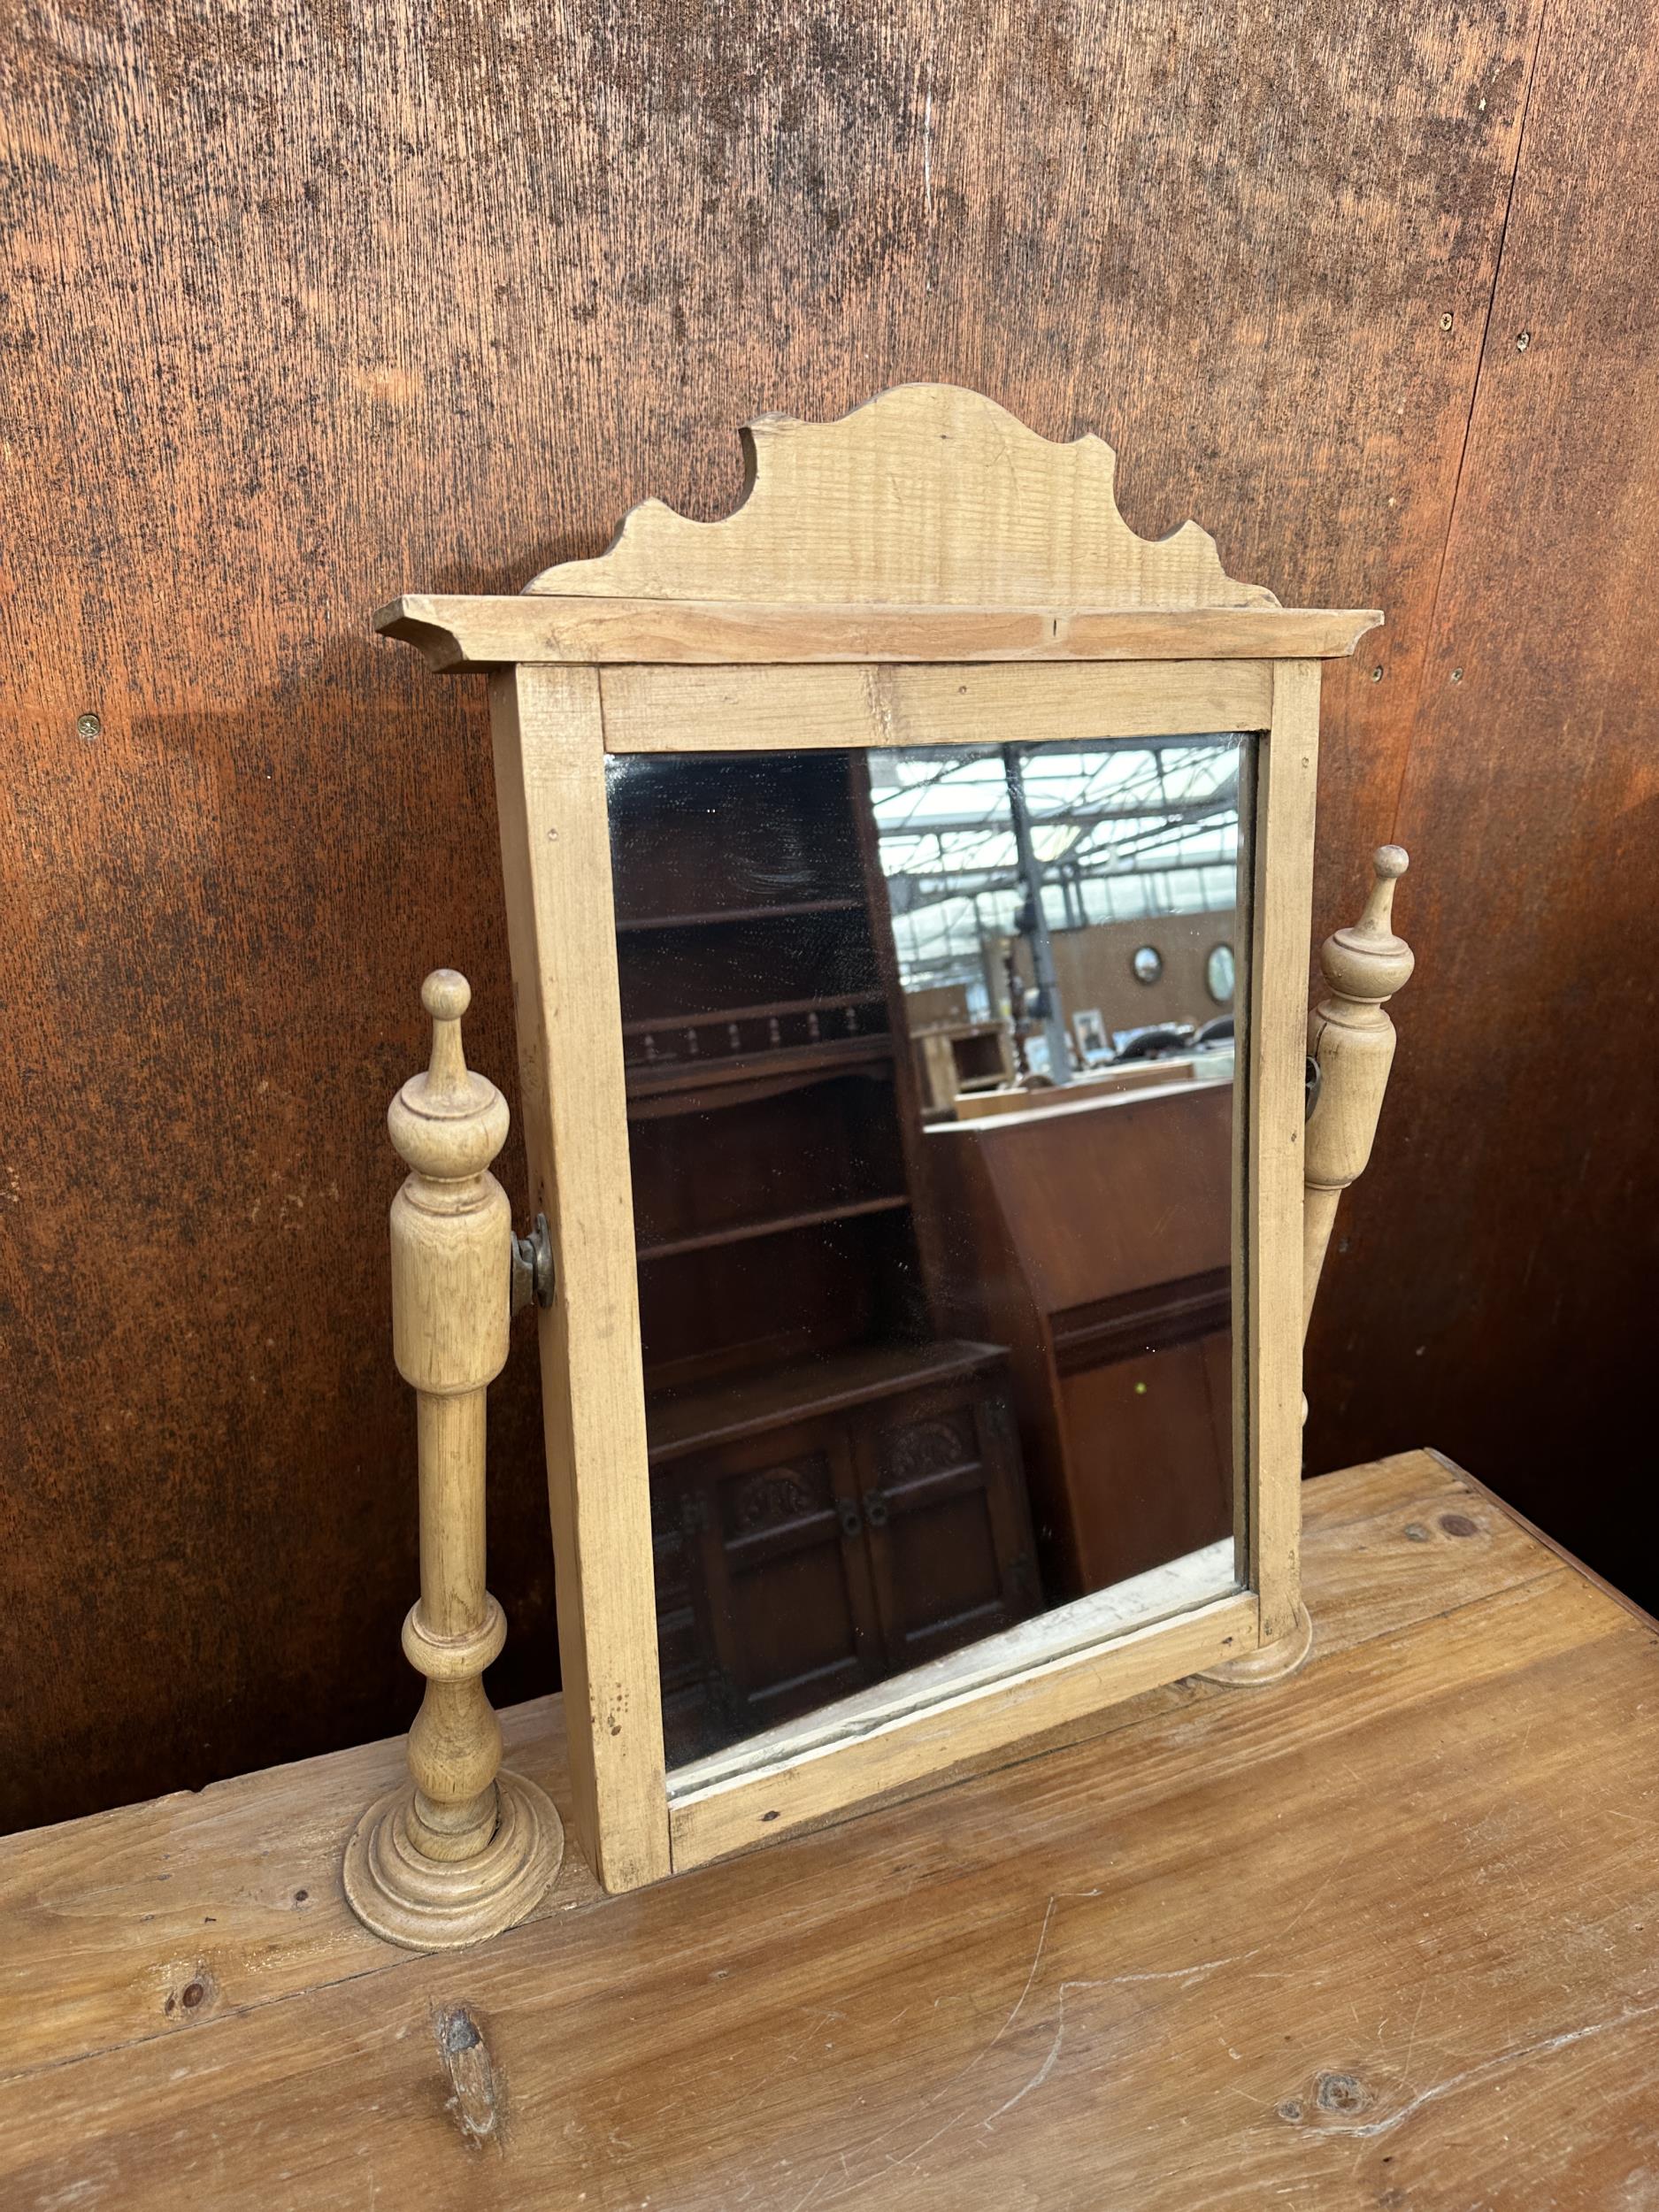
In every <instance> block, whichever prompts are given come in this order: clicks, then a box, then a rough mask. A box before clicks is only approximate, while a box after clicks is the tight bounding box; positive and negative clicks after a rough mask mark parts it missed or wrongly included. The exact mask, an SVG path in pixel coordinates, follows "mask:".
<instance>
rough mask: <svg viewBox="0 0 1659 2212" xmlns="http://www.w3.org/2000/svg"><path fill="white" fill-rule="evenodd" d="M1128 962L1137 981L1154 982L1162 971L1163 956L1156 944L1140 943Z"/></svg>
mask: <svg viewBox="0 0 1659 2212" xmlns="http://www.w3.org/2000/svg"><path fill="white" fill-rule="evenodd" d="M1130 965H1131V967H1133V970H1134V972H1135V981H1136V982H1137V983H1156V981H1157V979H1158V978H1159V977H1160V976H1161V975H1162V974H1163V972H1164V956H1163V954H1162V953H1161V952H1160V951H1159V950H1158V949H1157V947H1156V945H1141V946H1139V947H1137V948H1136V951H1135V956H1134V958H1133V960H1132V961H1131V962H1130Z"/></svg>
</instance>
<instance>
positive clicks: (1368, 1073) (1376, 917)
mask: <svg viewBox="0 0 1659 2212" xmlns="http://www.w3.org/2000/svg"><path fill="white" fill-rule="evenodd" d="M1408 865H1409V863H1408V861H1407V858H1406V855H1405V852H1404V851H1403V849H1402V848H1401V847H1400V846H1398V845H1379V847H1378V849H1377V850H1376V851H1375V853H1373V854H1372V856H1371V866H1372V868H1373V870H1374V871H1375V879H1374V881H1373V882H1372V884H1371V896H1370V897H1369V898H1368V899H1367V900H1366V902H1365V910H1364V912H1363V914H1362V915H1361V916H1360V918H1359V919H1358V921H1357V922H1356V923H1355V924H1354V926H1353V927H1352V928H1350V929H1339V930H1338V931H1337V932H1336V933H1335V935H1334V936H1331V937H1327V938H1326V939H1325V943H1324V944H1323V945H1322V946H1321V947H1320V949H1319V965H1320V968H1321V970H1322V971H1323V972H1324V975H1325V985H1326V988H1327V991H1328V994H1329V995H1328V996H1326V997H1325V998H1322V999H1321V1000H1320V1001H1319V1003H1318V1004H1317V1006H1316V1007H1315V1008H1314V1010H1313V1011H1312V1012H1311V1013H1310V1015H1309V1017H1308V1051H1309V1053H1310V1056H1311V1057H1312V1058H1313V1060H1314V1061H1315V1063H1316V1064H1317V1067H1318V1071H1319V1083H1318V1089H1317V1094H1316V1095H1315V1098H1314V1102H1313V1108H1312V1110H1311V1111H1310V1114H1309V1116H1308V1125H1307V1131H1306V1134H1305V1137H1304V1140H1303V1153H1302V1335H1303V1337H1304V1338H1305V1337H1306V1335H1307V1333H1308V1324H1309V1322H1310V1319H1311V1318H1312V1316H1313V1300H1314V1294H1315V1292H1316V1291H1317V1289H1318V1287H1319V1273H1320V1270H1321V1269H1322V1268H1323V1267H1324V1265H1325V1247H1326V1246H1327V1245H1328V1244H1329V1243H1330V1241H1331V1230H1332V1226H1333V1223H1334V1222H1335V1220H1336V1210H1337V1207H1338V1205H1339V1204H1340V1202H1341V1197H1342V1194H1343V1192H1344V1191H1345V1190H1346V1189H1347V1188H1348V1185H1349V1184H1350V1183H1353V1182H1356V1181H1357V1180H1358V1179H1359V1178H1360V1176H1361V1175H1363V1173H1364V1171H1365V1164H1366V1162H1367V1161H1368V1160H1369V1159H1370V1158H1371V1143H1372V1141H1373V1139H1374V1138H1375V1136H1376V1134H1377V1123H1378V1118H1379V1116H1380V1114H1381V1112H1382V1102H1383V1094H1384V1092H1385V1091H1386V1089H1387V1087H1388V1071H1389V1069H1390V1068H1391V1067H1392V1066H1393V1064H1394V1024H1393V1022H1392V1021H1390V1019H1389V1018H1388V1017H1387V1015H1386V1013H1385V1012H1384V1011H1383V1002H1384V1001H1385V1000H1386V999H1389V998H1392V997H1393V995H1394V993H1395V992H1396V991H1398V990H1399V989H1401V988H1402V986H1403V985H1404V984H1405V983H1406V982H1407V981H1409V978H1410V974H1411V969H1412V965H1413V960H1412V953H1411V948H1410V946H1409V945H1408V944H1407V943H1406V941H1405V940H1404V939H1403V938H1401V937H1396V936H1395V935H1394V928H1393V916H1394V885H1395V884H1396V883H1397V882H1398V881H1399V880H1400V878H1401V877H1402V875H1404V873H1405V872H1406V869H1407V866H1408ZM1302 1416H1303V1418H1304V1419H1305V1418H1306V1417H1307V1401H1306V1400H1305V1399H1304V1400H1303V1401H1302ZM1312 1648H1313V1623H1312V1621H1311V1620H1310V1618H1309V1615H1308V1609H1307V1607H1306V1606H1305V1605H1303V1604H1301V1603H1300V1602H1299V1603H1298V1604H1297V1607H1296V1613H1295V1618H1294V1622H1293V1624H1292V1625H1291V1626H1290V1628H1289V1629H1287V1630H1286V1632H1285V1634H1284V1635H1282V1636H1279V1637H1277V1638H1275V1639H1274V1640H1273V1641H1272V1642H1271V1643H1268V1644H1263V1645H1262V1646H1261V1647H1259V1648H1258V1649H1257V1650H1256V1651H1252V1652H1247V1653H1246V1654H1245V1655H1244V1657H1243V1658H1241V1659H1229V1660H1226V1661H1225V1662H1224V1663H1222V1665H1220V1666H1218V1667H1211V1668H1209V1669H1207V1670H1206V1671H1205V1678H1206V1679H1207V1680H1209V1681H1211V1682H1225V1683H1226V1684H1228V1685H1229V1686H1232V1687H1234V1688H1240V1687H1244V1688H1248V1687H1251V1686H1258V1685H1263V1684H1266V1683H1269V1682H1281V1681H1283V1679H1284V1678H1285V1677H1286V1675H1287V1674H1294V1672H1295V1671H1296V1669H1297V1668H1298V1667H1300V1666H1301V1665H1302V1663H1303V1661H1304V1660H1305V1659H1306V1658H1307V1656H1308V1654H1309V1653H1310V1651H1311V1650H1312Z"/></svg>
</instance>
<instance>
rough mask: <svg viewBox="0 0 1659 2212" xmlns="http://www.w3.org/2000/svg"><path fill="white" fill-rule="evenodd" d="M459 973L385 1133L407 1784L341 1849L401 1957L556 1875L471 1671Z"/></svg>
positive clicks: (468, 1302)
mask: <svg viewBox="0 0 1659 2212" xmlns="http://www.w3.org/2000/svg"><path fill="white" fill-rule="evenodd" d="M470 998H471V992H470V990H469V989H468V987H467V984H466V981H465V978H464V977H462V976H459V975H457V974H456V973H455V972H454V971H453V970H452V969H449V968H440V969H438V970H436V971H435V972H434V973H433V974H432V975H429V976H428V977H427V978H426V983H425V985H424V987H423V988H422V991H421V1003H422V1004H423V1005H424V1006H425V1008H426V1011H427V1013H428V1014H430V1015H431V1017H432V1064H431V1065H430V1067H429V1068H428V1069H427V1071H426V1073H425V1074H424V1075H418V1076H415V1077H414V1078H412V1079H411V1080H410V1081H409V1082H407V1083H405V1084H404V1085H403V1088H402V1090H400V1091H399V1093H398V1094H397V1096H396V1098H395V1099H394V1100H393V1102H392V1107H391V1111H390V1112H389V1114H388V1117H387V1125H388V1129H389V1131H390V1133H391V1139H392V1142H393V1144H394V1145H395V1146H396V1148H397V1150H398V1152H399V1153H400V1154H401V1155H402V1156H403V1159H404V1160H405V1161H407V1163H408V1164H409V1169H410V1173H409V1175H408V1177H407V1178H406V1179H405V1180H404V1183H403V1187H402V1189H401V1190H400V1191H399V1192H398V1194H397V1195H396V1198H395V1199H394V1200H393V1202H392V1214H391V1239H392V1353H393V1357H394V1358H395V1360H396V1363H397V1370H398V1372H399V1373H400V1374H401V1375H402V1376H403V1379H404V1381H405V1382H407V1383H409V1384H411V1386H412V1387H413V1388H414V1390H415V1391H416V1393H417V1398H416V1408H417V1415H416V1430H417V1438H418V1455H419V1492H420V1596H419V1600H418V1601H417V1602H416V1603H415V1604H414V1605H413V1606H412V1607H411V1609H410V1612H409V1616H408V1617H407V1619H406V1620H405V1621H404V1623H403V1651H404V1655H405V1656H406V1657H407V1658H408V1660H409V1663H410V1664H411V1666H412V1667H413V1668H414V1669H415V1670H416V1671H417V1672H418V1673H419V1674H421V1675H424V1676H425V1678H426V1694H425V1695H424V1696H423V1697H422V1699H421V1703H420V1710H419V1714H418V1715H417V1716H416V1718H415V1724H414V1726H413V1727H412V1728H411V1730H410V1732H409V1779H408V1781H407V1782H405V1783H403V1785H402V1786H400V1787H399V1788H398V1789H396V1790H395V1791H393V1792H392V1793H390V1795H389V1796H388V1797H386V1798H384V1799H382V1800H381V1801H380V1803H379V1804H377V1805H374V1806H373V1807H371V1808H370V1809H369V1811H368V1812H367V1813H366V1814H365V1816H364V1817H363V1820H362V1821H361V1822H359V1824H358V1826H357V1832H355V1834H354V1835H353V1836H352V1839H351V1841H350V1843H349V1846H348V1847H347V1852H346V1862H345V1886H346V1894H347V1896H348V1898H349V1901H350V1902H351V1905H352V1908H353V1909H354V1910H355V1911H356V1913H357V1916H358V1918H359V1919H361V1920H363V1921H364V1922H365V1923H366V1924H367V1925H368V1926H369V1927H371V1928H373V1930H374V1931H375V1932H376V1933H377V1934H380V1935H383V1936H387V1937H388V1938H389V1939H391V1940H392V1941H393V1942H395V1943H403V1944H406V1945H408V1946H410V1947H411V1948H413V1949H418V1950H437V1949H448V1948H450V1947H455V1946H457V1945H460V1944H464V1943H472V1942H476V1941H477V1940H478V1939H480V1937H483V1936H487V1935H493V1934H495V1932H497V1931H498V1930H500V1929H502V1928H505V1927H510V1926H511V1924H512V1923H513V1922H514V1921H516V1920H520V1919H522V1918H523V1917H524V1916H525V1914H526V1913H527V1912H528V1911H529V1910H530V1909H532V1907H534V1905H535V1904H536V1903H537V1902H538V1901H540V1899H541V1896H542V1894H543V1893H545V1891H546V1889H547V1887H548V1885H549V1883H550V1882H551V1880H552V1878H553V1876H554V1874H555V1873H556V1872H557V1869H558V1863H559V1858H560V1855H561V1853H562V1849H563V1837H562V1832H561V1830H560V1827H559V1821H558V1816H557V1813H556V1812H555V1811H554V1809H553V1808H552V1806H551V1805H550V1804H549V1801H548V1800H547V1798H546V1797H545V1796H544V1795H543V1793H541V1791H540V1790H539V1789H537V1788H536V1787H535V1786H534V1784H532V1783H529V1782H526V1780H525V1779H524V1778H523V1777H522V1776H518V1775H513V1774H509V1773H503V1771H502V1770H501V1724H500V1722H499V1721H498V1720H497V1719H496V1717H495V1713H494V1711H493V1710H492V1709H491V1707H490V1703H489V1700H488V1698H487V1697H486V1695H485V1694H484V1684H483V1679H482V1678H483V1673H484V1670H485V1668H486V1667H488V1665H489V1664H490V1663H491V1662H492V1661H493V1660H495V1658H497V1657H498V1656H499V1655H500V1653H501V1648H502V1646H503V1643H504V1641H505V1640H506V1634H507V1626H506V1622H505V1619H504V1618H503V1614H502V1609H501V1607H500V1606H499V1605H498V1604H497V1603H496V1601H495V1599H494V1598H493V1597H492V1596H491V1595H490V1594H489V1592H488V1589H487V1588H486V1587H485V1583H484V1559H485V1537H484V1471H485V1440H484V1403H485V1392H486V1390H487V1389H488V1386H489V1384H490V1383H491V1382H492V1381H493V1380H494V1379H495V1376H496V1375H498V1374H499V1373H500V1372H501V1370H502V1368H503V1366H504V1365H505V1364H506V1360H507V1344H508V1324H509V1321H510V1318H511V1278H512V1251H513V1244H512V1223H511V1212H510V1210H509V1207H508V1203H507V1197H506V1194H505V1192H504V1191H503V1189H502V1187H501V1185H500V1184H499V1183H498V1182H497V1181H496V1180H495V1177H494V1176H493V1175H492V1174H491V1173H490V1172H489V1164H490V1162H491V1161H492V1160H493V1159H494V1158H495V1156H496V1154H497V1153H498V1152H499V1151H500V1150H501V1148H502V1146H503V1143H504V1142H505V1141H506V1137H507V1126H508V1115H507V1103H506V1101H505V1100H504V1099H503V1097H502V1095H501V1093H500V1092H499V1091H498V1090H496V1088H495V1085H494V1084H493V1083H490V1082H488V1081H487V1080H486V1079H485V1078H484V1077H482V1076H481V1075H475V1074H474V1073H472V1071H471V1070H470V1069H469V1068H468V1067H467V1064H466V1059H465V1054H464V1052H463V1050H462V1047H461V1017H462V1015H463V1014H464V1013H465V1011H466V1008H467V1004H468V1002H469V999H470Z"/></svg>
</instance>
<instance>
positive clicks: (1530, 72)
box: [1389, 0, 1549, 839]
mask: <svg viewBox="0 0 1659 2212" xmlns="http://www.w3.org/2000/svg"><path fill="white" fill-rule="evenodd" d="M1548 16H1549V0H1540V7H1539V11H1538V28H1537V30H1536V31H1535V32H1534V33H1533V35H1532V52H1531V53H1530V54H1529V55H1528V56H1527V61H1526V82H1525V85H1524V86H1523V87H1522V88H1521V119H1520V122H1519V124H1518V126H1517V129H1516V133H1515V159H1514V160H1513V161H1512V162H1511V163H1510V165H1509V190H1508V191H1507V192H1506V193H1505V194H1504V196H1503V217H1502V221H1501V222H1500V223H1499V225H1498V246H1497V251H1496V252H1495V253H1494V255H1493V257H1492V282H1491V284H1490V286H1489V287H1488V288H1487V291H1486V315H1485V318H1484V319H1483V320H1482V322H1481V325H1480V343H1479V347H1478V348H1477V349H1476V352H1475V374H1474V380H1473V382H1472V383H1471V385H1470V388H1469V411H1468V413H1467V414H1466V415H1465V416H1464V418H1463V444H1462V445H1461V446H1460V447H1459V449H1458V453H1457V473H1456V475H1455V477H1454V478H1453V480H1452V496H1451V501H1450V503H1449V504H1448V507H1447V510H1446V533H1445V535H1444V536H1443V537H1442V538H1441V540H1440V560H1439V562H1438V563H1437V564H1436V565H1435V570H1434V589H1433V591H1432V594H1431V595H1430V598H1429V621H1428V629H1427V632H1426V634H1425V637H1424V640H1423V655H1422V658H1421V660H1420V661H1419V662H1418V664H1417V695H1416V696H1415V697H1414V698H1413V700H1412V702H1411V718H1410V721H1409V723H1408V724H1407V726H1406V744H1405V751H1404V753H1403V755H1402V757H1401V762H1400V780H1399V781H1398V782H1397V783H1396V784H1395V786H1394V807H1393V810H1392V812H1391V813H1390V816H1389V835H1390V837H1392V838H1396V839H1397V838H1398V835H1399V832H1400V809H1401V805H1402V801H1403V800H1404V797H1405V788H1406V778H1407V776H1408V775H1409V772H1410V768H1411V756H1412V754H1413V753H1414V752H1415V751H1416V749H1417V724H1418V722H1419V720H1420V719H1421V718H1422V713H1423V687H1424V685H1425V683H1426V682H1427V680H1428V672H1429V663H1430V660H1431V659H1432V657H1433V648H1434V641H1435V638H1436V636H1437V635H1438V634H1439V631H1440V588H1441V586H1442V585H1443V584H1444V582H1445V580H1446V564H1447V562H1448V559H1449V558H1450V557H1451V549H1452V536H1453V534H1454V532H1455V530H1456V527H1457V503H1458V501H1459V499H1460V498H1461V497H1462V496H1463V471H1464V468H1465V467H1466V465H1467V464H1468V460H1469V448H1470V443H1471V440H1472V438H1473V435H1474V427H1475V410H1476V408H1477V407H1478V406H1479V403H1480V380H1481V377H1482V375H1483V374H1484V373H1485V370H1486V344H1487V341H1488V339H1489V338H1490V336H1491V334H1492V317H1493V311H1494V309H1495V307H1496V305H1497V301H1498V285H1499V282H1500V280H1502V275H1503V249H1504V246H1505V244H1506V242H1508V239H1509V211H1510V210H1511V209H1512V208H1513V207H1514V205H1515V188H1516V185H1517V182H1518V181H1519V180H1520V174H1521V157H1522V156H1523V154H1524V153H1525V148H1526V124H1527V119H1528V117H1529V116H1530V115H1531V113H1532V83H1533V80H1534V79H1535V77H1536V76H1537V73H1538V57H1539V55H1540V52H1541V51H1542V50H1543V44H1544V25H1545V23H1546V22H1547V21H1548Z"/></svg>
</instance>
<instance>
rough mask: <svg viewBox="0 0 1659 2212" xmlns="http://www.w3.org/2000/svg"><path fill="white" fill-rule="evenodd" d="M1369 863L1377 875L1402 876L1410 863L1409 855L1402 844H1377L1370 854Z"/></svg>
mask: <svg viewBox="0 0 1659 2212" xmlns="http://www.w3.org/2000/svg"><path fill="white" fill-rule="evenodd" d="M1371 865H1372V867H1373V868H1375V869H1376V871H1377V872H1378V874H1379V876H1389V877H1394V876H1402V875H1404V873H1405V872H1406V870H1407V869H1408V868H1409V866H1410V865H1411V856H1410V855H1409V853H1408V852H1407V850H1406V849H1405V847H1404V846H1403V845H1379V846H1378V848H1377V849H1376V851H1375V852H1374V853H1373V854H1372V855H1371Z"/></svg>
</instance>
